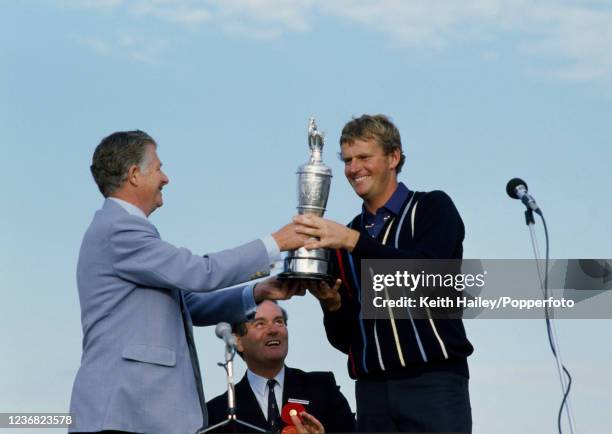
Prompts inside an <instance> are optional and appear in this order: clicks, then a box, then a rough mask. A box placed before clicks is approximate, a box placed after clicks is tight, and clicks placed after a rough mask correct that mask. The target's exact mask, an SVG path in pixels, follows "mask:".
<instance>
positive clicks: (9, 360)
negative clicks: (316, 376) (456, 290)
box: [0, 0, 612, 433]
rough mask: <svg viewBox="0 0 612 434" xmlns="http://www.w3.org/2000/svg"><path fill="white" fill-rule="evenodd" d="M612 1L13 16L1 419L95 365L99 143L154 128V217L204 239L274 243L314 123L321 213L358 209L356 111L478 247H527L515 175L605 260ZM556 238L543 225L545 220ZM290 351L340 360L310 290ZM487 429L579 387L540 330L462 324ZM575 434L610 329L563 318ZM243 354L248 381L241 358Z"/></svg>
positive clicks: (559, 244) (63, 394)
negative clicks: (157, 175)
mask: <svg viewBox="0 0 612 434" xmlns="http://www.w3.org/2000/svg"><path fill="white" fill-rule="evenodd" d="M611 29H612V8H611V7H610V5H609V3H608V2H606V1H598V0H593V1H586V0H585V1H578V0H575V1H574V0H566V1H562V2H561V1H550V0H542V1H540V2H530V1H526V0H490V1H487V0H463V1H451V0H444V1H436V2H431V1H424V0H414V1H405V2H400V1H392V0H386V1H385V0H378V1H370V0H361V1H348V0H336V1H334V2H323V1H319V0H296V1H281V0H225V1H221V0H219V1H214V0H209V1H205V0H201V1H196V0H192V1H171V0H166V1H163V0H158V1H148V2H145V1H128V0H82V1H78V0H74V1H69V0H56V1H54V0H46V1H40V2H36V3H34V2H19V1H5V2H3V3H2V5H1V6H0V131H1V132H2V141H1V145H0V146H2V153H1V155H2V156H3V158H1V159H0V169H1V170H2V176H3V182H2V183H1V186H0V198H1V199H2V203H3V204H4V206H3V211H2V212H1V213H0V233H1V234H2V246H3V248H2V249H1V250H0V277H1V278H2V294H3V302H2V304H1V305H0V318H2V320H1V321H2V327H1V328H0V338H1V341H0V342H2V346H3V348H4V351H3V357H2V359H1V361H0V372H2V375H1V376H0V390H2V391H3V393H1V394H0V411H64V410H66V409H67V407H68V402H69V398H70V390H71V387H72V381H73V378H74V374H75V372H76V370H77V368H78V364H79V357H80V340H81V329H80V317H79V315H80V311H79V305H78V298H77V292H76V284H75V266H76V258H77V254H78V248H79V245H80V240H81V237H82V234H83V232H84V230H85V228H86V227H87V225H88V223H89V221H90V220H91V217H92V215H93V213H94V211H95V210H96V209H97V208H98V207H99V206H100V205H101V202H102V198H101V196H100V195H99V193H98V191H97V189H96V187H95V185H94V183H93V181H92V180H91V177H90V174H89V170H88V167H89V164H90V161H91V155H92V152H93V149H94V147H95V145H96V144H97V143H98V142H99V140H100V139H101V138H102V137H103V136H105V135H107V134H108V133H110V132H112V131H116V130H125V129H135V128H139V129H143V130H145V131H147V132H148V133H150V134H151V135H152V136H153V137H155V138H156V139H157V141H158V143H159V149H158V151H159V155H160V158H161V159H162V161H163V162H164V168H165V169H166V173H167V174H168V176H169V177H170V184H169V185H168V186H167V187H166V188H165V189H164V192H165V205H164V207H163V208H161V209H159V210H158V211H156V212H155V213H154V214H153V215H152V221H153V222H154V223H155V224H156V225H157V227H158V229H159V230H160V232H161V234H162V236H163V237H164V238H165V239H166V240H168V241H170V242H172V243H174V244H176V245H180V246H185V247H188V248H190V249H191V250H192V251H194V252H198V253H206V252H209V251H214V250H218V249H222V248H224V247H231V246H234V245H237V244H239V243H242V242H245V241H248V240H250V239H252V238H255V237H258V236H261V235H263V234H266V233H269V232H270V231H272V230H274V229H276V228H278V227H280V226H281V225H283V224H284V223H285V222H287V221H288V220H289V219H290V217H291V216H292V215H293V214H294V213H295V205H296V203H295V202H296V200H295V170H296V168H297V166H298V165H300V164H302V163H304V162H305V161H306V159H307V142H306V134H307V122H308V118H309V116H315V117H316V119H317V121H318V124H319V127H320V129H321V130H323V131H325V132H327V137H328V144H327V146H326V148H325V150H324V160H325V161H326V162H327V163H328V164H329V165H330V166H331V167H332V170H333V171H334V178H333V182H332V188H331V194H330V199H329V204H328V211H327V216H329V217H330V218H333V219H335V220H338V221H342V222H345V221H348V220H349V219H350V218H351V217H352V216H353V215H354V214H355V213H356V212H357V211H358V210H359V207H360V202H359V200H358V198H357V197H356V196H355V195H354V193H353V192H352V191H351V189H350V187H349V186H348V184H347V183H346V181H345V179H344V177H343V175H342V165H341V164H340V161H339V160H338V159H337V157H336V153H337V151H338V144H337V142H338V137H339V133H340V130H341V128H342V126H343V125H344V123H345V122H346V121H348V120H349V119H350V118H351V116H354V115H360V114H362V113H385V114H388V115H389V116H391V118H392V119H393V120H394V121H395V122H396V124H397V125H398V127H399V128H400V131H401V133H402V140H403V144H404V147H405V152H406V154H407V162H406V165H405V168H404V170H403V172H402V173H401V175H400V179H401V180H402V181H404V182H405V183H406V184H407V185H408V186H409V187H410V188H413V189H418V190H431V189H443V190H445V191H446V192H448V193H449V194H450V195H451V197H452V198H453V200H454V201H455V203H456V205H457V207H458V209H459V211H460V212H461V215H462V217H463V219H464V222H465V225H466V228H467V229H466V233H467V235H466V240H465V244H464V247H465V257H467V258H500V259H503V258H531V257H532V251H531V246H530V243H529V235H528V231H527V228H526V227H525V226H524V224H523V215H522V209H521V206H520V204H519V203H518V202H514V201H511V200H510V199H508V198H507V196H506V195H505V192H504V188H505V184H506V182H507V181H508V179H510V178H512V177H514V176H520V177H523V178H524V179H526V180H527V181H528V183H529V186H530V190H531V192H532V193H533V194H534V196H535V197H536V199H537V200H538V202H539V204H540V205H541V207H542V209H543V210H544V212H545V214H546V216H547V221H548V224H549V230H550V233H551V252H552V256H553V257H555V258H606V257H607V258H609V257H612V252H611V250H610V246H611V243H610V241H611V234H612V218H611V217H612V205H611V204H610V200H609V198H610V193H609V191H610V186H611V185H612V175H611V174H610V173H611V170H610V161H612V151H611V150H610V149H611V148H612V147H611V143H610V142H611V140H612V139H611V137H612V122H610V113H611V112H612V30H611ZM538 230H539V232H538V234H539V237H540V240H541V241H542V240H543V234H542V233H541V227H539V228H538ZM285 306H286V308H287V309H288V311H289V315H290V324H289V327H290V336H291V349H290V355H289V359H288V364H290V365H292V366H296V367H300V368H302V369H307V370H333V371H334V372H335V374H336V377H337V379H338V381H339V383H340V384H341V385H342V390H343V391H344V392H345V394H346V395H347V396H348V397H349V401H350V402H351V404H352V405H353V409H354V393H353V384H352V381H351V380H350V379H349V378H348V375H347V373H346V371H345V358H344V356H343V355H341V354H340V353H338V352H336V351H335V350H334V349H332V348H331V347H330V346H329V344H328V343H327V341H326V340H325V337H324V332H323V328H322V324H321V313H320V310H319V308H318V305H317V303H316V302H315V301H314V300H313V299H312V298H311V297H304V298H302V299H299V300H291V301H289V302H287V303H286V304H285ZM466 327H467V329H468V333H469V336H470V338H471V340H472V342H473V344H474V346H475V348H476V352H475V353H474V355H473V356H472V357H471V358H470V363H471V374H472V379H471V398H472V406H473V414H474V421H475V422H474V432H475V433H491V432H495V433H513V432H517V431H520V432H525V433H541V432H551V431H553V430H555V429H556V428H555V423H556V422H555V421H556V412H557V408H558V404H559V401H560V398H561V394H560V390H559V385H558V379H557V374H556V371H555V366H554V361H553V358H552V355H551V354H550V351H549V350H548V347H547V342H546V337H545V328H544V323H543V321H532V320H522V321H510V320H473V321H468V322H466ZM558 330H559V337H560V341H561V351H562V354H563V356H564V358H565V363H566V365H567V366H568V368H569V369H570V370H571V372H572V374H573V376H574V380H575V383H574V390H573V393H572V405H573V409H574V414H575V419H576V425H577V428H578V430H579V432H603V431H605V430H606V429H608V427H609V426H610V424H611V422H612V416H610V413H609V411H608V410H609V407H610V405H611V404H612V398H611V397H610V393H609V391H610V390H612V376H611V375H610V374H609V367H610V364H611V363H612V345H610V344H611V343H612V327H610V322H609V321H606V320H598V321H595V320H571V321H570V320H565V321H561V322H559V323H558ZM196 337H197V345H198V348H199V353H200V361H201V364H202V370H203V372H204V382H205V391H206V394H207V396H208V397H209V398H210V397H213V396H215V395H217V394H218V393H221V391H222V390H223V374H222V371H221V369H220V368H218V367H217V366H216V362H217V361H218V360H220V359H221V357H222V348H221V345H220V343H219V342H218V341H217V340H216V339H215V338H214V337H213V332H212V329H202V330H198V331H197V333H196ZM243 369H244V368H243V366H242V365H240V367H239V369H238V371H239V374H241V373H242V371H243Z"/></svg>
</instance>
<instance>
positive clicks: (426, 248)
mask: <svg viewBox="0 0 612 434" xmlns="http://www.w3.org/2000/svg"><path fill="white" fill-rule="evenodd" d="M409 220H410V215H407V216H406V221H405V222H404V224H403V227H404V228H407V227H410V221H409ZM464 236H465V228H464V226H463V221H462V220H461V217H460V216H459V212H458V211H457V208H456V207H455V205H454V204H453V201H452V200H451V198H450V197H449V196H448V195H447V194H446V193H444V192H443V191H432V192H430V193H427V194H425V195H423V196H422V197H421V198H420V199H419V200H418V204H417V209H416V212H415V234H414V246H413V247H412V248H410V249H396V248H395V247H392V246H388V245H383V244H381V243H380V242H378V241H377V240H375V239H373V238H371V237H368V236H364V235H363V234H362V235H361V236H360V237H359V240H358V241H357V245H356V246H355V248H354V249H353V254H354V255H355V256H356V257H359V258H364V259H365V258H367V259H451V258H453V257H456V253H457V252H456V251H455V250H456V249H457V246H458V245H460V244H461V242H462V241H463V238H464Z"/></svg>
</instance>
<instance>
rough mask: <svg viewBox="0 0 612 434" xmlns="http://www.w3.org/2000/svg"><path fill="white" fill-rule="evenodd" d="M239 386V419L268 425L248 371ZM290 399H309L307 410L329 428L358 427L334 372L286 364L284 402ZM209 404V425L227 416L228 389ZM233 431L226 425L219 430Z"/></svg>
mask: <svg viewBox="0 0 612 434" xmlns="http://www.w3.org/2000/svg"><path fill="white" fill-rule="evenodd" d="M235 389H236V413H237V417H238V419H240V420H242V421H244V422H247V423H250V424H251V425H255V426H257V427H261V428H263V429H267V427H268V423H267V421H266V416H265V415H264V414H263V413H262V411H261V407H260V406H259V404H258V402H257V398H255V394H254V393H253V390H252V389H251V386H250V385H249V380H248V378H247V376H246V374H245V375H244V377H242V380H240V382H238V384H236V387H235ZM289 399H298V400H300V401H308V402H309V403H308V404H303V405H304V407H305V408H306V411H307V412H308V413H310V414H312V415H313V416H314V417H316V418H317V419H319V421H321V423H322V424H323V426H324V427H325V432H353V431H354V430H355V417H354V415H353V413H352V412H351V408H350V406H349V404H348V402H347V400H346V398H345V397H344V395H343V394H342V392H340V386H337V385H336V379H335V378H334V374H333V373H331V372H304V371H301V370H299V369H293V368H289V367H285V384H284V385H283V400H282V402H283V405H285V404H286V403H287V402H288V401H289ZM207 407H208V424H209V426H212V425H214V424H216V423H218V422H221V421H223V420H225V419H226V418H227V392H225V393H224V394H222V395H219V396H217V397H216V398H213V399H211V400H210V401H208V403H207ZM229 431H230V430H227V429H225V430H219V431H216V432H229ZM236 431H238V432H249V431H248V430H246V429H242V428H237V429H236Z"/></svg>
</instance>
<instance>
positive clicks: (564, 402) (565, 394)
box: [538, 213, 572, 434]
mask: <svg viewBox="0 0 612 434" xmlns="http://www.w3.org/2000/svg"><path fill="white" fill-rule="evenodd" d="M538 215H539V216H540V218H541V219H542V224H543V225H544V235H545V238H546V260H545V262H544V266H545V269H544V300H545V301H546V300H547V299H548V263H549V260H550V254H549V253H550V246H549V240H548V227H547V226H546V220H545V219H544V216H543V215H542V214H540V213H538ZM548 309H549V308H548V305H547V304H544V316H545V318H546V332H547V334H548V343H549V344H550V349H551V351H552V353H553V355H554V356H555V359H557V360H558V359H559V357H558V356H557V350H556V349H555V344H554V342H553V339H552V329H551V324H550V315H549V314H548ZM561 367H562V368H563V372H564V373H565V375H566V376H567V389H565V390H564V391H563V400H561V406H560V407H559V413H558V414H557V429H558V430H559V434H562V432H561V415H562V414H563V407H564V406H565V405H567V397H568V396H569V393H570V389H571V388H572V376H571V375H570V373H569V371H568V370H567V368H566V367H565V365H563V363H561Z"/></svg>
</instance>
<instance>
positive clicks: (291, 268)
mask: <svg viewBox="0 0 612 434" xmlns="http://www.w3.org/2000/svg"><path fill="white" fill-rule="evenodd" d="M278 278H279V279H281V280H282V279H286V280H325V281H328V282H330V281H333V280H334V278H333V276H332V275H331V274H330V273H329V251H327V250H324V249H315V250H310V251H308V250H305V249H304V248H301V249H299V250H297V251H292V252H289V255H288V256H287V257H286V258H285V267H284V271H283V272H282V273H280V274H279V275H278Z"/></svg>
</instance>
